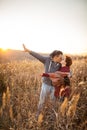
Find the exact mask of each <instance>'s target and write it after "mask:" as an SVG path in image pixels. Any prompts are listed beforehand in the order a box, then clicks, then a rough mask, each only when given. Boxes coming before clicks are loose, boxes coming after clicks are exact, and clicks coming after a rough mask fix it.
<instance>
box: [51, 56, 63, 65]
mask: <svg viewBox="0 0 87 130" xmlns="http://www.w3.org/2000/svg"><path fill="white" fill-rule="evenodd" d="M62 59H63V55H62V54H60V55H56V56H54V58H53V61H54V62H59V63H60V62H61V61H62Z"/></svg>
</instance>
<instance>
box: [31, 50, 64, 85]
mask: <svg viewBox="0 0 87 130" xmlns="http://www.w3.org/2000/svg"><path fill="white" fill-rule="evenodd" d="M29 54H30V55H32V56H33V57H35V58H37V59H38V60H39V61H40V62H42V63H43V64H44V67H45V73H52V72H55V71H58V70H59V69H60V68H61V64H60V63H58V62H54V61H52V58H51V57H50V56H48V57H45V56H42V55H40V54H38V53H36V52H33V51H30V52H29ZM42 81H43V82H44V83H46V84H48V85H52V81H51V80H50V78H49V77H43V78H42Z"/></svg>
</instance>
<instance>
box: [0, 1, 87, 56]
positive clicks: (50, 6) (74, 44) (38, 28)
mask: <svg viewBox="0 0 87 130" xmlns="http://www.w3.org/2000/svg"><path fill="white" fill-rule="evenodd" d="M23 43H24V44H25V45H26V47H27V48H29V49H30V50H33V51H36V52H45V53H49V52H52V51H53V50H61V51H63V52H64V53H73V54H76V53H81V52H87V1H86V0H0V48H3V49H7V48H11V49H17V50H22V49H23V48H22V44H23Z"/></svg>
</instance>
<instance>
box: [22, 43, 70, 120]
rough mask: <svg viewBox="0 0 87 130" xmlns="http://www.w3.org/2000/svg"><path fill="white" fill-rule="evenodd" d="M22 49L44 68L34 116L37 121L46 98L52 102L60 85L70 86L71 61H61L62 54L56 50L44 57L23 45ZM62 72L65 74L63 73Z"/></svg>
mask: <svg viewBox="0 0 87 130" xmlns="http://www.w3.org/2000/svg"><path fill="white" fill-rule="evenodd" d="M23 48H24V51H25V52H28V53H29V54H30V55H32V56H33V57H35V58H37V59H38V60H39V61H40V62H42V63H43V64H44V68H45V70H44V71H45V73H43V74H42V87H41V92H40V99H39V104H38V111H37V114H36V118H37V119H38V116H39V114H40V112H41V111H42V109H43V105H44V103H45V101H46V99H47V98H48V96H50V99H51V100H54V99H55V98H57V97H58V96H59V91H60V90H59V89H60V86H61V85H65V86H66V85H70V80H69V78H68V76H69V75H70V65H71V64H72V60H71V58H70V57H66V58H65V59H64V60H63V53H62V52H61V51H58V50H54V51H53V52H52V53H51V54H50V55H49V56H48V57H45V56H42V55H40V54H38V53H36V52H33V51H31V50H29V49H27V48H26V47H25V45H24V44H23ZM64 62H65V63H64ZM62 63H63V64H66V65H65V66H67V67H62ZM64 71H65V73H63V72H64ZM58 73H59V74H58ZM58 75H60V76H58ZM57 77H58V79H57V81H58V82H55V78H57ZM59 79H61V80H60V81H63V82H61V85H60V84H57V83H59ZM62 79H63V80H62ZM64 91H65V90H64Z"/></svg>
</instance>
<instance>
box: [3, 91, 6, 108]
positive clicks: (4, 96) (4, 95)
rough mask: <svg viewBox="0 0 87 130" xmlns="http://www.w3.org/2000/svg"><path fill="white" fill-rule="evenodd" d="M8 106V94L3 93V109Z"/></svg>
mask: <svg viewBox="0 0 87 130" xmlns="http://www.w3.org/2000/svg"><path fill="white" fill-rule="evenodd" d="M5 106H6V94H5V93H3V97H2V108H3V109H4V108H5Z"/></svg>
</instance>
